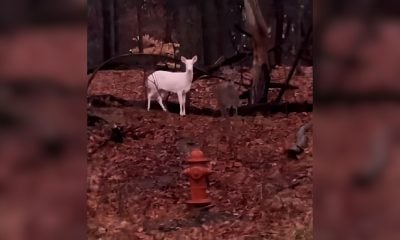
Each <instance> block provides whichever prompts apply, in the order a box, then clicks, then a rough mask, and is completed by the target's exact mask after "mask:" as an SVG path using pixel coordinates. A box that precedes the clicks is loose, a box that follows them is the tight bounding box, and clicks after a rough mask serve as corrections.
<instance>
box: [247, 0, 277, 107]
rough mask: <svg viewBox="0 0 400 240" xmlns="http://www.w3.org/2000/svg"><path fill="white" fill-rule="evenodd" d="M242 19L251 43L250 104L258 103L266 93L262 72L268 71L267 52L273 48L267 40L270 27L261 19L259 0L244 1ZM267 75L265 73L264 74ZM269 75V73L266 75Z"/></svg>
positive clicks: (270, 40)
mask: <svg viewBox="0 0 400 240" xmlns="http://www.w3.org/2000/svg"><path fill="white" fill-rule="evenodd" d="M244 17H245V24H246V28H247V31H248V32H249V33H250V34H251V36H252V42H253V66H252V70H251V71H252V75H253V83H252V86H251V91H250V95H251V97H250V102H251V104H255V103H259V102H260V100H262V98H263V97H264V95H265V92H266V88H267V86H266V81H265V78H264V75H263V74H262V72H263V71H264V72H265V71H267V72H269V70H268V66H269V62H268V50H269V49H271V48H272V47H273V41H272V38H269V33H270V31H271V27H269V26H268V25H267V23H266V21H265V18H264V17H263V14H262V12H261V8H260V5H259V0H245V1H244ZM264 74H267V73H264ZM268 74H269V73H268Z"/></svg>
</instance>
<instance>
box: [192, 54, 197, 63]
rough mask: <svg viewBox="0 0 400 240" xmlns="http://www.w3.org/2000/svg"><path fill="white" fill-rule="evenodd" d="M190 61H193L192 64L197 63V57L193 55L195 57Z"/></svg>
mask: <svg viewBox="0 0 400 240" xmlns="http://www.w3.org/2000/svg"><path fill="white" fill-rule="evenodd" d="M192 60H193V63H195V62H197V55H195V56H194V57H193V58H192Z"/></svg>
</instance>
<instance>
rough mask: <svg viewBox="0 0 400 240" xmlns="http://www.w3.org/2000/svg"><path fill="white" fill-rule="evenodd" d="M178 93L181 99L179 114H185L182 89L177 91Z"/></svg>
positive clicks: (179, 99)
mask: <svg viewBox="0 0 400 240" xmlns="http://www.w3.org/2000/svg"><path fill="white" fill-rule="evenodd" d="M177 94H178V101H179V115H181V116H183V110H182V109H183V108H182V102H183V93H182V91H180V92H177Z"/></svg>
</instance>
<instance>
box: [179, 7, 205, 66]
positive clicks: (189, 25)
mask: <svg viewBox="0 0 400 240" xmlns="http://www.w3.org/2000/svg"><path fill="white" fill-rule="evenodd" d="M177 3H179V4H180V5H179V6H178V8H177V16H176V17H177V25H176V28H177V38H178V39H177V40H178V42H179V44H180V48H179V51H180V55H181V56H185V57H186V58H192V57H193V56H194V55H197V57H198V63H203V61H204V58H203V36H202V31H201V29H202V26H201V12H200V8H199V6H198V4H197V1H189V0H179V1H178V0H177Z"/></svg>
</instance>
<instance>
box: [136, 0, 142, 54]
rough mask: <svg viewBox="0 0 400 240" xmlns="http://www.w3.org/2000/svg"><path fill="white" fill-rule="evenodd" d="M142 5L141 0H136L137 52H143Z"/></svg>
mask: <svg viewBox="0 0 400 240" xmlns="http://www.w3.org/2000/svg"><path fill="white" fill-rule="evenodd" d="M142 6H143V0H139V1H137V5H136V16H137V28H138V32H137V34H138V47H139V53H143V30H142Z"/></svg>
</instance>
